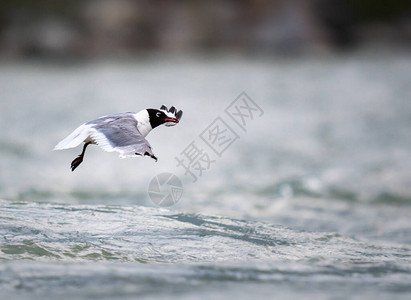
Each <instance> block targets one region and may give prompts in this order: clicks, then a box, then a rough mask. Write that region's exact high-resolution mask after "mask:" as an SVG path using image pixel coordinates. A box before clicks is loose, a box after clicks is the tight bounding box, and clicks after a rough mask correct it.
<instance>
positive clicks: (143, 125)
mask: <svg viewBox="0 0 411 300" xmlns="http://www.w3.org/2000/svg"><path fill="white" fill-rule="evenodd" d="M133 117H134V118H135V119H136V120H137V129H138V131H140V133H141V135H142V136H144V137H146V136H147V134H149V133H150V131H151V130H152V129H153V128H151V124H150V118H149V116H148V112H147V110H146V109H143V110H142V111H140V112H138V113H136V114H134V115H133Z"/></svg>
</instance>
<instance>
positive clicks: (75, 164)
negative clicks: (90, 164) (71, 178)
mask: <svg viewBox="0 0 411 300" xmlns="http://www.w3.org/2000/svg"><path fill="white" fill-rule="evenodd" d="M90 144H91V143H90V142H87V143H85V144H84V146H83V151H82V152H81V154H80V155H79V156H78V157H76V158H75V159H74V160H73V161H72V162H71V171H74V170H75V169H76V168H77V167H78V166H79V165H80V164H81V163H82V162H83V158H84V153H86V148H87V146H88V145H90Z"/></svg>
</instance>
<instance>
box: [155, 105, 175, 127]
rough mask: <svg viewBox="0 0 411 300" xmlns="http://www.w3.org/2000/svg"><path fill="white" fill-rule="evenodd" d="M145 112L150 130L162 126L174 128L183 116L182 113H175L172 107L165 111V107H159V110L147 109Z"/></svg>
mask: <svg viewBox="0 0 411 300" xmlns="http://www.w3.org/2000/svg"><path fill="white" fill-rule="evenodd" d="M147 112H148V116H149V119H150V125H151V128H156V127H157V126H159V125H162V124H164V125H165V126H167V127H169V126H174V125H176V124H177V123H179V121H180V119H181V117H182V115H183V111H181V110H179V111H177V109H176V108H175V107H174V106H172V107H171V108H170V109H167V107H166V106H165V105H163V106H161V108H160V109H155V108H148V109H147Z"/></svg>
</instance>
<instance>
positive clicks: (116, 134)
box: [87, 113, 154, 157]
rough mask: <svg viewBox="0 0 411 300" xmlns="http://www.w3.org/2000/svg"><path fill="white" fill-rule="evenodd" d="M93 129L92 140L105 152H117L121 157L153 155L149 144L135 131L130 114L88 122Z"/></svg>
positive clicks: (134, 122)
mask: <svg viewBox="0 0 411 300" xmlns="http://www.w3.org/2000/svg"><path fill="white" fill-rule="evenodd" d="M87 124H89V125H92V128H93V129H95V134H92V138H93V140H94V141H95V142H96V143H97V144H98V145H100V146H101V147H102V148H103V149H104V150H106V151H118V152H120V154H121V156H123V157H126V156H135V155H136V154H138V155H145V154H146V153H148V154H149V155H154V154H153V152H152V150H151V146H150V144H149V142H148V141H147V140H146V139H145V138H144V137H143V136H142V135H141V133H140V132H139V131H138V129H137V124H138V123H137V120H136V119H135V118H134V117H133V116H132V113H120V114H114V115H110V116H106V117H101V118H99V119H96V120H93V121H90V122H88V123H87Z"/></svg>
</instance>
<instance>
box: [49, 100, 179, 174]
mask: <svg viewBox="0 0 411 300" xmlns="http://www.w3.org/2000/svg"><path fill="white" fill-rule="evenodd" d="M182 115H183V112H182V111H181V110H177V109H176V108H175V107H174V106H172V107H171V108H170V109H167V107H166V106H165V105H163V106H161V108H160V109H154V108H147V109H143V110H142V111H140V112H138V113H134V112H126V113H117V114H112V115H108V116H103V117H100V118H98V119H96V120H93V121H90V122H87V123H84V124H82V125H80V126H79V127H78V128H77V129H76V130H74V131H73V132H72V133H71V134H70V135H69V136H67V137H66V138H65V139H64V140H62V141H61V142H59V143H58V144H57V145H56V146H55V147H54V149H53V150H64V149H69V148H74V147H77V146H78V145H80V144H81V143H83V142H84V146H83V151H82V152H81V154H80V155H79V156H78V157H76V158H75V159H74V160H73V162H72V163H71V170H72V171H74V170H75V169H76V168H77V167H78V166H79V165H80V164H81V163H82V161H83V158H84V153H85V152H86V148H87V146H88V145H90V144H95V145H98V146H100V147H101V148H102V149H103V150H104V151H107V152H113V151H117V152H119V153H120V157H121V158H125V157H136V155H140V156H146V155H147V156H150V157H151V158H153V159H154V160H155V161H157V157H156V156H155V155H154V153H153V151H152V150H151V146H150V144H149V142H148V141H147V140H146V139H145V137H146V136H147V135H148V134H149V133H150V131H151V130H152V129H154V128H156V127H157V126H159V125H162V124H164V125H165V126H167V127H169V126H174V125H176V124H177V123H178V122H179V121H180V119H181V117H182Z"/></svg>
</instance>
